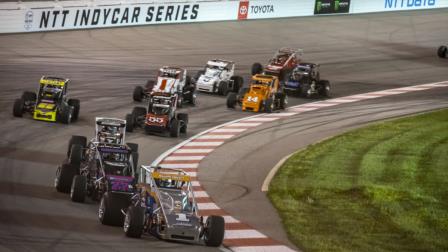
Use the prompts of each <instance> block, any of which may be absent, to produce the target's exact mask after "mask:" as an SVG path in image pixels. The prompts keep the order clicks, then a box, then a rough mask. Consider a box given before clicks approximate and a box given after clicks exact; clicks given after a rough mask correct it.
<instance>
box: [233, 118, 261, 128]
mask: <svg viewBox="0 0 448 252" xmlns="http://www.w3.org/2000/svg"><path fill="white" fill-rule="evenodd" d="M246 120H247V119H246ZM260 124H261V123H243V122H238V123H233V124H230V125H227V127H256V126H258V125H260Z"/></svg>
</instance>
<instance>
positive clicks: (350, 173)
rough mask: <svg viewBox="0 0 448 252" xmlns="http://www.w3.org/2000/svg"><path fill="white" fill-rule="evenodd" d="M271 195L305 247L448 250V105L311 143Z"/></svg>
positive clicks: (281, 174)
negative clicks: (447, 107)
mask: <svg viewBox="0 0 448 252" xmlns="http://www.w3.org/2000/svg"><path fill="white" fill-rule="evenodd" d="M268 196H269V198H270V199H271V201H272V203H273V204H274V206H275V207H276V208H277V209H278V211H279V214H280V216H281V218H282V221H283V225H284V227H285V230H286V231H287V233H288V236H289V239H290V240H291V241H292V242H293V243H294V244H296V245H297V247H299V248H301V249H303V250H304V251H448V110H442V111H437V112H432V113H428V114H423V115H418V116H414V117H408V118H402V119H398V120H394V121H388V122H382V123H378V124H375V125H372V126H369V127H366V128H362V129H358V130H355V131H352V132H349V133H346V134H343V135H340V136H337V137H334V138H332V139H329V140H326V141H324V142H321V143H318V144H315V145H312V146H310V147H309V148H307V149H306V150H304V151H301V152H299V153H297V154H295V155H293V156H292V157H291V158H289V159H288V160H287V162H286V163H285V164H284V165H283V166H282V167H281V168H280V170H279V171H278V173H277V174H276V176H275V177H274V179H273V181H272V182H271V185H270V188H269V192H268Z"/></svg>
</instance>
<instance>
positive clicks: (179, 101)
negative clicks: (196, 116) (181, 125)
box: [176, 94, 184, 108]
mask: <svg viewBox="0 0 448 252" xmlns="http://www.w3.org/2000/svg"><path fill="white" fill-rule="evenodd" d="M183 106H184V95H183V94H179V95H178V96H177V103H176V107H177V108H182V107H183Z"/></svg>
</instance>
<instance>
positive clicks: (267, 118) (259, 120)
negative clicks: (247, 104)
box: [243, 117, 280, 122]
mask: <svg viewBox="0 0 448 252" xmlns="http://www.w3.org/2000/svg"><path fill="white" fill-rule="evenodd" d="M278 119H280V118H278V117H255V118H250V119H247V120H244V121H243V122H272V121H275V120H278Z"/></svg>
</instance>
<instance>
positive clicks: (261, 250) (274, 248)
mask: <svg viewBox="0 0 448 252" xmlns="http://www.w3.org/2000/svg"><path fill="white" fill-rule="evenodd" d="M230 249H231V250H232V251H234V252H291V251H295V250H293V249H290V248H289V247H287V246H284V245H270V246H241V247H230Z"/></svg>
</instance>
